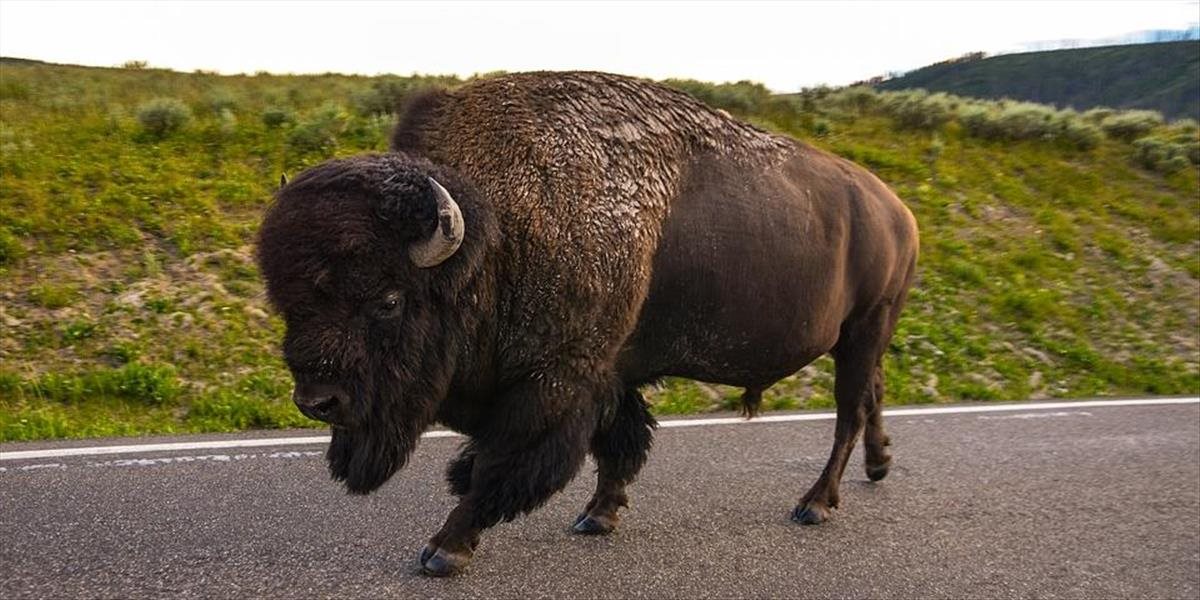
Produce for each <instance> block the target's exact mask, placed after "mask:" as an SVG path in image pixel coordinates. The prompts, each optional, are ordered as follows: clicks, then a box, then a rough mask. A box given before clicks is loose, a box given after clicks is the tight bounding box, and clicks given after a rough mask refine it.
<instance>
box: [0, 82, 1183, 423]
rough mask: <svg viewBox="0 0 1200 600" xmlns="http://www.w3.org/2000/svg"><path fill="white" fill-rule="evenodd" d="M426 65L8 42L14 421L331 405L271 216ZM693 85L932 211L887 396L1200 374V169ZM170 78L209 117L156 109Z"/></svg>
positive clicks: (797, 386)
mask: <svg viewBox="0 0 1200 600" xmlns="http://www.w3.org/2000/svg"><path fill="white" fill-rule="evenodd" d="M431 82H440V83H442V84H453V83H454V81H453V80H452V79H450V78H398V77H382V78H366V77H349V76H340V75H321V76H273V75H259V76H231V77H222V76H216V75H211V74H202V73H173V72H168V71H161V70H154V69H132V70H122V69H94V68H82V67H68V66H53V65H45V64H38V63H22V62H13V61H0V308H2V309H3V310H2V312H0V441H2V440H25V439H40V438H56V437H82V436H101V435H136V434H145V433H178V432H199V431H231V430H237V429H244V428H280V427H303V426H318V425H319V424H317V423H315V422H313V421H310V420H308V419H306V418H304V417H303V416H301V415H300V414H299V412H298V411H296V410H295V409H294V408H293V407H292V406H291V404H290V402H289V400H288V396H289V392H290V385H291V384H290V379H289V376H288V374H287V370H286V369H285V367H284V365H283V363H282V361H281V360H280V357H279V348H278V346H279V341H280V339H281V338H282V334H283V325H282V323H281V322H280V320H279V319H278V318H277V317H276V316H274V315H272V314H271V313H270V312H269V310H268V309H267V307H266V303H265V298H264V295H263V289H262V284H261V282H260V281H259V278H258V273H257V270H256V267H255V265H254V261H253V248H252V246H251V244H252V240H253V236H254V232H255V229H256V227H257V224H258V222H259V219H260V218H261V215H262V211H263V209H264V207H265V206H266V204H267V203H268V202H269V199H270V197H271V193H272V192H273V190H274V189H275V187H276V186H277V185H278V181H279V175H280V173H282V172H286V173H288V174H289V175H294V174H295V173H296V172H298V171H299V170H302V169H304V168H305V167H308V166H311V165H314V164H316V163H318V162H320V161H322V160H324V159H326V158H328V157H331V156H344V155H349V154H355V153H359V152H364V151H370V150H383V149H385V148H386V137H387V132H388V130H389V127H390V124H391V118H390V117H389V116H388V115H386V114H383V113H381V112H380V111H384V110H386V108H387V107H389V106H392V105H394V100H396V99H398V98H399V97H402V96H403V95H404V94H407V93H409V92H410V91H411V90H413V89H416V88H418V87H421V86H422V85H427V84H429V83H431ZM674 84H675V85H679V86H681V87H684V88H685V89H687V90H689V91H690V92H692V93H694V94H696V95H697V96H699V97H701V98H703V99H706V100H707V101H709V102H712V103H713V104H715V105H717V106H720V107H722V108H725V109H726V110H729V111H730V112H732V113H734V114H735V115H738V116H740V117H743V118H745V119H747V120H750V121H752V122H754V123H756V124H758V125H759V126H762V127H766V128H770V129H773V130H776V131H779V132H782V133H786V134H790V135H793V136H796V137H798V138H802V139H804V140H806V141H807V142H809V143H811V144H814V145H816V146H819V147H822V148H825V149H828V150H830V151H832V152H835V153H838V154H841V155H843V156H846V157H848V158H851V159H853V160H856V161H859V162H861V163H863V164H865V165H867V166H868V167H870V168H871V169H872V170H873V171H874V172H876V173H877V174H878V175H879V176H880V177H881V178H882V179H883V180H884V181H886V182H887V183H888V184H889V185H890V186H892V188H893V189H895V190H896V191H897V193H898V194H899V195H900V196H901V197H902V198H903V199H904V200H905V202H906V203H907V204H908V205H909V206H910V207H911V208H912V210H913V212H914V214H916V216H917V219H918V221H919V223H920V227H921V233H922V242H921V243H922V247H921V263H920V271H919V277H918V280H917V282H916V285H915V288H914V289H913V291H912V295H911V298H910V302H909V307H908V309H907V310H906V312H905V314H904V316H903V318H902V319H901V321H900V323H899V326H898V329H897V333H896V336H895V339H894V340H893V341H892V344H891V347H890V348H889V352H888V354H887V356H886V359H885V363H884V367H885V372H886V376H887V385H888V394H887V400H886V402H887V403H890V404H900V403H929V402H952V401H964V400H1017V399H1024V398H1028V397H1078V396H1091V395H1120V394H1181V393H1189V394H1195V393H1197V392H1200V340H1198V337H1200V336H1198V334H1197V330H1198V327H1200V325H1198V324H1200V302H1198V301H1197V298H1200V282H1198V280H1197V278H1198V277H1200V184H1198V178H1197V170H1196V168H1195V166H1194V165H1190V166H1189V167H1188V168H1186V169H1182V170H1173V171H1170V172H1163V171H1161V170H1156V169H1154V168H1148V167H1147V166H1146V161H1145V160H1139V156H1138V154H1137V150H1136V149H1135V146H1134V143H1133V142H1130V141H1126V140H1123V139H1113V138H1108V137H1102V138H1101V140H1100V142H1099V143H1098V144H1097V145H1095V146H1094V147H1091V148H1089V149H1087V150H1081V149H1079V148H1077V147H1075V146H1073V145H1072V144H1070V143H1066V142H1064V141H1061V140H1046V139H1027V140H1017V141H1013V140H994V139H993V140H989V139H981V138H979V137H975V136H973V135H972V134H971V133H970V132H969V131H966V129H965V128H964V127H963V125H962V123H960V122H959V120H958V118H957V117H956V116H955V115H956V113H955V112H954V110H950V112H949V113H947V114H949V115H950V116H949V120H948V121H944V120H943V121H941V124H938V125H935V126H932V129H914V128H913V127H912V126H911V125H908V126H902V124H901V123H898V122H897V120H896V117H895V116H894V115H893V114H892V113H890V112H889V109H888V104H887V102H883V101H881V100H880V97H879V96H875V95H872V94H873V93H870V92H862V91H856V92H854V95H853V96H852V97H851V95H850V94H849V93H847V94H843V95H842V96H839V94H838V93H837V92H836V91H833V92H831V91H829V90H816V91H810V93H807V94H803V95H800V96H794V97H777V96H771V95H770V94H769V93H766V92H765V90H763V89H762V88H761V87H760V86H754V85H751V84H728V85H722V86H713V85H709V84H704V83H698V82H674ZM155 98H174V99H176V100H178V102H179V103H180V104H181V105H183V106H185V107H186V109H187V112H188V114H190V117H189V118H187V119H186V120H182V119H181V120H180V121H181V122H180V124H179V125H178V126H175V125H172V126H170V127H163V128H160V129H155V130H154V131H147V130H145V129H144V127H143V125H142V124H141V122H140V121H139V118H138V116H139V109H140V108H142V107H144V105H146V104H147V103H148V102H150V101H151V100H153V99H155ZM938 101H939V102H948V103H950V104H953V103H954V102H957V101H956V100H954V99H950V100H946V99H940V100H938ZM163 105H164V106H176V108H178V105H176V104H173V103H171V104H163ZM943 108H944V107H943ZM172 110H173V109H172ZM905 110H907V111H912V110H920V106H917V107H916V108H914V107H912V106H908V107H907V108H906V109H905ZM939 110H941V109H939ZM918 116H919V115H918ZM911 118H912V115H910V114H909V115H907V116H906V117H905V119H911ZM916 120H917V121H921V119H916ZM906 123H907V121H906ZM1189 131H1190V132H1191V133H1188V132H1189ZM1150 135H1151V136H1155V137H1156V138H1157V139H1169V140H1172V143H1180V144H1185V145H1186V144H1189V143H1191V140H1192V139H1193V138H1194V137H1195V131H1194V129H1188V128H1186V127H1178V126H1177V127H1174V128H1172V127H1171V126H1160V129H1158V130H1155V131H1153V132H1151V134H1150ZM1188 135H1190V136H1192V137H1181V136H1188ZM1151 166H1153V165H1151ZM832 380H833V376H832V362H831V361H830V360H829V359H827V358H826V359H822V360H820V361H817V362H816V363H815V364H813V365H811V366H809V367H808V368H806V369H804V370H803V371H801V372H800V373H798V374H796V375H793V376H791V377H788V378H787V379H784V380H783V381H781V382H780V383H779V384H777V385H776V386H774V387H772V388H771V389H769V390H767V392H765V393H764V396H763V406H764V408H765V409H768V410H772V409H775V410H777V409H794V408H828V407H831V406H832V405H833V400H832V394H831V383H832ZM646 393H647V397H648V398H649V399H650V401H651V402H652V404H653V407H654V410H655V412H656V413H657V414H660V415H666V414H684V413H695V412H706V411H714V410H736V409H737V408H738V407H739V406H740V400H739V398H740V390H736V389H733V388H728V387H724V386H713V385H701V384H696V383H694V382H690V381H686V380H681V379H668V380H666V381H664V382H662V383H661V385H659V386H654V387H651V388H649V389H648V390H647V391H646Z"/></svg>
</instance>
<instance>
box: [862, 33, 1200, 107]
mask: <svg viewBox="0 0 1200 600" xmlns="http://www.w3.org/2000/svg"><path fill="white" fill-rule="evenodd" d="M878 87H879V89H881V90H904V89H915V88H923V89H926V90H929V91H931V92H932V91H938V92H948V93H951V94H957V95H959V96H971V97H975V98H992V99H998V98H1011V99H1014V100H1026V101H1030V102H1040V103H1044V104H1054V105H1056V106H1058V107H1059V108H1065V107H1068V106H1070V107H1074V108H1075V109H1077V110H1084V109H1088V108H1092V107H1096V106H1107V107H1114V108H1139V109H1146V110H1156V111H1159V112H1161V113H1163V114H1164V115H1166V116H1167V117H1169V118H1182V117H1191V118H1193V119H1200V42H1197V41H1184V42H1163V43H1156V44H1136V45H1125V46H1105V47H1100V48H1077V49H1070V50H1051V51H1046V52H1026V53H1021V54H1005V55H1001V56H992V57H989V58H983V59H978V60H966V61H949V62H944V63H939V64H935V65H930V66H928V67H924V68H921V69H917V70H915V71H911V72H909V73H906V74H905V75H903V76H902V77H897V78H895V79H890V80H888V81H885V82H883V83H881V84H879V86H878Z"/></svg>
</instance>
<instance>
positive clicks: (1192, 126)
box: [1171, 119, 1200, 135]
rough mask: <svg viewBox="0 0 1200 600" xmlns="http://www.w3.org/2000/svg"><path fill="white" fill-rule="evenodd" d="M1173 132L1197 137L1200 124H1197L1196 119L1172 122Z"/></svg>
mask: <svg viewBox="0 0 1200 600" xmlns="http://www.w3.org/2000/svg"><path fill="white" fill-rule="evenodd" d="M1171 131H1176V132H1179V133H1184V134H1192V135H1195V134H1196V133H1197V132H1200V123H1198V122H1196V120H1195V119H1179V120H1177V121H1171Z"/></svg>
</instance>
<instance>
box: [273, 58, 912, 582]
mask: <svg viewBox="0 0 1200 600" xmlns="http://www.w3.org/2000/svg"><path fill="white" fill-rule="evenodd" d="M917 245H918V244H917V228H916V223H915V221H914V219H913V217H912V214H911V213H910V212H909V211H908V210H907V209H906V208H905V207H904V205H903V204H902V203H901V202H900V200H899V199H897V198H896V196H895V195H894V194H893V193H892V192H890V191H889V190H888V189H887V187H886V186H885V185H884V184H883V183H881V182H880V181H879V180H878V179H876V178H875V177H874V176H872V175H871V174H870V173H868V172H867V171H865V170H863V169H861V168H859V167H857V166H855V165H853V164H851V163H849V162H847V161H845V160H842V159H840V158H837V157H835V156H832V155H829V154H827V153H825V152H822V151H819V150H816V149H814V148H812V147H810V146H807V145H805V144H803V143H800V142H797V141H794V140H792V139H789V138H785V137H782V136H777V135H772V134H769V133H766V132H763V131H760V130H758V129H756V128H754V127H752V126H750V125H747V124H745V123H742V122H740V121H737V120H735V119H733V118H731V117H729V116H728V115H727V114H725V113H723V112H720V111H715V110H712V109H710V108H708V107H706V106H704V105H703V104H701V103H700V102H697V101H696V100H694V99H692V98H691V97H690V96H688V95H686V94H684V93H682V92H678V91H675V90H672V89H668V88H666V87H663V86H660V85H657V84H654V83H651V82H647V81H642V80H637V79H631V78H627V77H619V76H614V75H605V74H599V73H533V74H522V75H510V76H503V77H496V78H492V79H485V80H481V81H477V82H474V83H471V84H469V85H466V86H463V87H461V88H459V89H456V90H453V91H433V92H428V93H424V94H421V95H419V96H417V97H416V98H414V99H413V100H412V101H411V102H410V104H409V106H408V107H407V108H406V110H405V111H404V114H403V115H402V117H401V119H400V123H399V124H398V126H397V128H396V130H395V132H394V134H393V139H392V149H391V152H388V153H385V154H371V155H364V156H356V157H351V158H343V159H337V160H331V161H328V162H326V163H323V164H321V165H318V166H316V167H314V168H312V169H309V170H308V171H305V172H303V173H301V174H300V175H299V176H297V177H295V178H294V179H293V180H292V181H290V182H287V183H285V184H284V185H283V186H282V187H281V188H280V189H279V191H278V192H277V194H276V199H275V202H274V203H273V205H272V206H271V208H270V209H269V210H268V211H267V214H266V216H265V218H264V221H263V224H262V227H261V230H260V232H259V245H258V257H259V264H260V267H261V271H262V274H263V276H264V278H265V281H266V286H267V293H268V296H269V299H270V301H271V303H272V305H273V306H274V307H275V308H276V310H277V311H278V312H279V313H280V314H281V315H282V317H283V319H284V321H285V324H286V334H285V336H284V340H283V354H284V358H285V361H286V363H287V365H288V368H289V369H290V370H291V372H292V375H293V377H294V379H295V383H296V392H295V395H294V400H295V402H296V405H297V406H298V407H299V409H300V410H301V411H302V412H303V413H304V414H305V415H307V416H309V417H312V418H314V419H320V420H322V421H326V422H328V423H330V425H331V426H332V440H331V442H330V445H329V450H328V453H327V459H328V462H329V469H330V473H331V474H332V476H333V478H334V479H336V480H339V481H341V482H343V483H344V484H345V486H346V489H347V490H348V491H350V492H352V493H356V494H366V493H369V492H371V491H373V490H375V489H377V488H378V487H379V486H380V485H382V484H383V483H384V482H385V481H387V479H388V478H389V477H390V476H391V475H392V474H393V473H395V472H396V471H397V470H398V469H400V468H401V467H403V466H404V463H405V461H407V459H408V457H409V455H410V454H411V452H412V450H413V447H414V446H415V444H416V443H417V440H418V439H419V438H420V436H421V433H422V432H423V431H425V430H426V429H427V428H428V427H430V426H431V425H433V424H434V423H442V424H444V425H445V426H446V427H449V428H451V429H453V430H455V431H459V432H462V433H463V434H465V435H466V436H467V441H466V442H465V443H464V444H463V446H462V448H461V451H460V454H459V456H458V457H457V458H456V459H455V460H454V461H452V462H451V463H450V465H449V467H448V468H447V470H446V478H447V481H448V483H449V486H450V490H451V492H452V493H454V494H455V495H457V496H458V497H459V502H458V505H457V506H456V507H455V508H454V509H453V510H452V511H451V513H450V515H449V517H448V518H447V519H446V522H445V524H444V525H443V526H442V528H441V529H440V530H439V531H438V532H437V533H436V534H435V535H434V536H433V537H432V539H430V541H429V544H428V545H427V546H426V547H425V549H424V550H423V551H422V552H421V554H420V563H421V568H422V569H423V571H424V572H426V573H428V574H431V575H448V574H451V573H454V572H457V571H459V570H461V569H462V568H463V567H464V566H465V565H466V564H467V562H468V561H469V560H470V558H471V556H472V554H473V552H474V550H475V548H476V546H477V544H478V543H479V539H480V534H481V533H482V532H483V530H485V529H487V528H488V527H491V526H493V525H495V524H497V523H499V522H502V521H508V520H511V519H513V518H515V517H517V516H518V515H520V514H522V513H525V512H528V511H531V510H533V509H534V508H536V507H538V506H540V505H541V504H542V503H544V502H545V501H546V500H547V499H548V498H549V497H550V496H551V495H553V494H554V493H555V492H557V491H559V490H561V489H562V488H563V487H564V486H565V485H566V484H567V483H568V482H569V481H570V480H571V479H572V477H574V475H575V474H576V472H577V471H578V470H579V468H580V465H581V464H582V463H583V460H584V457H585V455H586V454H587V453H588V452H590V453H591V454H592V455H593V456H594V457H595V460H596V465H597V475H598V477H597V484H596V491H595V494H594V495H593V497H592V499H591V501H590V502H588V504H587V506H586V507H585V508H584V510H583V512H582V513H581V514H580V516H579V518H578V519H576V521H575V523H574V524H573V525H572V528H573V530H574V531H576V532H579V533H607V532H609V531H611V530H612V529H613V527H615V526H616V525H617V521H618V510H619V509H620V508H621V507H623V506H627V505H628V498H627V496H626V491H625V488H626V486H627V485H628V484H629V483H630V482H631V481H633V479H634V477H635V476H636V475H637V473H638V471H639V469H640V468H641V467H642V464H643V463H644V462H645V460H646V453H647V451H648V449H649V447H650V443H651V436H652V433H653V429H654V427H655V421H654V419H653V418H652V417H651V416H650V413H649V411H648V409H647V405H646V403H645V402H644V400H643V399H642V396H641V394H640V393H639V391H638V390H639V388H641V387H642V386H644V385H647V384H649V383H652V382H654V381H657V380H659V379H661V378H663V377H667V376H676V377H686V378H692V379H697V380H702V381H707V382H713V383H721V384H728V385H733V386H739V387H743V388H745V390H746V393H745V396H744V397H743V402H744V405H745V409H746V411H747V413H748V414H749V415H751V416H752V415H753V414H754V412H755V411H756V409H757V407H758V399H759V397H760V394H761V393H762V391H763V390H764V389H766V388H768V387H770V386H771V385H773V384H774V383H775V382H777V381H779V380H780V379H782V378H784V377H786V376H788V375H790V374H792V373H794V372H796V371H797V370H799V369H800V368H801V367H803V366H804V365H806V364H808V363H810V362H811V361H813V360H814V359H816V358H818V357H820V356H822V355H824V354H826V353H828V354H830V355H832V357H833V359H834V362H835V365H836V382H835V385H834V396H835V398H836V400H837V424H836V427H835V431H834V443H833V450H832V453H831V454H830V457H829V462H828V464H827V465H826V467H825V469H824V471H823V472H822V473H821V475H820V477H819V478H818V479H817V481H816V483H815V484H814V485H813V486H812V487H811V488H810V489H809V490H808V492H807V493H805V494H803V495H802V496H800V497H799V501H798V503H797V506H796V508H795V510H794V511H793V512H792V518H793V519H794V520H796V521H798V522H801V523H809V524H811V523H819V522H821V521H823V520H825V519H826V518H827V517H828V516H829V513H830V510H831V509H832V508H834V507H836V506H837V505H838V483H839V481H840V479H841V476H842V471H843V469H844V467H845V465H846V461H847V458H848V457H849V455H850V452H851V449H852V448H853V445H854V442H855V440H856V439H857V438H858V436H859V435H860V433H861V434H862V435H863V439H864V447H865V461H866V470H867V475H868V476H869V477H870V478H871V479H872V480H878V479H881V478H882V477H884V476H885V475H886V474H887V470H888V465H889V463H890V461H891V457H890V455H889V453H888V451H887V448H886V447H887V445H888V437H887V435H886V434H885V433H884V429H883V423H882V420H881V413H880V411H881V405H882V401H883V384H884V382H883V375H882V371H881V360H882V357H883V355H884V352H885V350H886V348H887V345H888V341H889V339H890V338H891V336H892V333H893V330H894V328H895V325H896V320H897V317H898V315H899V313H900V310H901V307H902V306H903V304H904V300H905V296H906V294H907V290H908V288H909V286H910V283H911V281H912V279H913V274H914V270H915V267H916V256H917Z"/></svg>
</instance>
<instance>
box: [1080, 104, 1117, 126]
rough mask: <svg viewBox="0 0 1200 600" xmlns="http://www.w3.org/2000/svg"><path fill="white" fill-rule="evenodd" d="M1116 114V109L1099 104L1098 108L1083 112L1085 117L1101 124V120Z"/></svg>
mask: <svg viewBox="0 0 1200 600" xmlns="http://www.w3.org/2000/svg"><path fill="white" fill-rule="evenodd" d="M1115 114H1117V111H1116V109H1112V108H1108V107H1106V106H1097V107H1096V108H1091V109H1088V110H1087V112H1085V113H1083V118H1084V119H1086V120H1088V121H1091V122H1092V123H1096V124H1099V123H1100V122H1101V121H1103V120H1105V119H1107V118H1109V117H1111V116H1113V115H1115Z"/></svg>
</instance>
